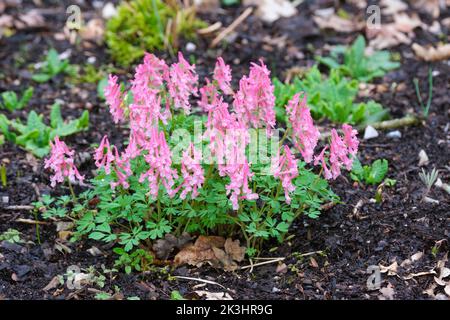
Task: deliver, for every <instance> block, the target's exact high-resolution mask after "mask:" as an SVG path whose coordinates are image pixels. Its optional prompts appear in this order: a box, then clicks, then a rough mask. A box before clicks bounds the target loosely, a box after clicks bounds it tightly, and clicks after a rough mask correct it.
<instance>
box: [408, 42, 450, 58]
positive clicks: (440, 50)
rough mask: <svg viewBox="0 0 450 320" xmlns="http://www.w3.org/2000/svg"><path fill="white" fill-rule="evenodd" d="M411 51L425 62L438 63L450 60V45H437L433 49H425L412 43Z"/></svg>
mask: <svg viewBox="0 0 450 320" xmlns="http://www.w3.org/2000/svg"><path fill="white" fill-rule="evenodd" d="M412 49H413V50H414V53H415V54H416V56H417V57H418V58H420V59H422V60H425V61H440V60H446V59H449V58H450V44H439V45H438V46H437V47H436V48H435V47H431V46H430V47H428V48H425V47H423V46H421V45H419V44H417V43H413V45H412Z"/></svg>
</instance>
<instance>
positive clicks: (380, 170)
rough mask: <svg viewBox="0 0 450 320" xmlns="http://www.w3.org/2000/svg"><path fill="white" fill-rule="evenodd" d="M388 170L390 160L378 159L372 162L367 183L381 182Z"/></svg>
mask: <svg viewBox="0 0 450 320" xmlns="http://www.w3.org/2000/svg"><path fill="white" fill-rule="evenodd" d="M387 172H388V161H387V160H386V159H378V160H376V161H375V162H374V163H373V164H372V168H371V170H370V174H369V175H368V177H367V183H369V184H377V183H380V182H381V181H382V180H383V179H384V177H385V176H386V173H387Z"/></svg>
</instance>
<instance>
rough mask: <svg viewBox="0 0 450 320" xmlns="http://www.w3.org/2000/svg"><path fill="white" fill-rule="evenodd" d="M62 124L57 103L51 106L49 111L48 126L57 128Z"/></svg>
mask: <svg viewBox="0 0 450 320" xmlns="http://www.w3.org/2000/svg"><path fill="white" fill-rule="evenodd" d="M63 123H64V121H63V118H62V116H61V106H60V104H59V103H55V104H53V106H52V108H51V111H50V125H51V126H52V128H57V127H59V126H61V125H62V124H63Z"/></svg>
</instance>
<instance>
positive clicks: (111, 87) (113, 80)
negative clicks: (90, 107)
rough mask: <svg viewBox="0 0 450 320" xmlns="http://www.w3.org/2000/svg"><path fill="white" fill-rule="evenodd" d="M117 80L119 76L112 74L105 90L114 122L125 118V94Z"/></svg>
mask: <svg viewBox="0 0 450 320" xmlns="http://www.w3.org/2000/svg"><path fill="white" fill-rule="evenodd" d="M117 80H118V78H117V76H113V75H111V74H110V75H109V78H108V85H107V86H106V87H105V90H104V94H105V99H106V103H107V104H108V105H109V111H110V112H111V115H112V117H113V121H114V123H119V122H121V121H123V120H124V111H123V109H122V100H123V96H122V92H121V91H120V85H119V84H118V83H117Z"/></svg>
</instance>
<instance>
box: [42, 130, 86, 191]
mask: <svg viewBox="0 0 450 320" xmlns="http://www.w3.org/2000/svg"><path fill="white" fill-rule="evenodd" d="M50 147H51V151H50V158H48V159H45V165H44V168H45V169H47V168H50V169H51V170H53V172H54V173H53V175H52V177H51V178H50V181H51V186H52V187H55V186H56V183H57V182H59V183H61V182H64V178H65V177H67V178H68V179H69V181H70V182H75V181H76V179H78V180H79V181H80V183H81V184H83V180H84V176H82V175H80V173H79V172H78V169H77V167H76V166H75V164H74V160H73V156H74V154H75V151H73V150H70V149H69V148H68V147H67V145H66V144H65V143H64V141H60V140H59V137H58V136H56V137H55V139H54V141H53V143H52V142H50Z"/></svg>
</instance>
